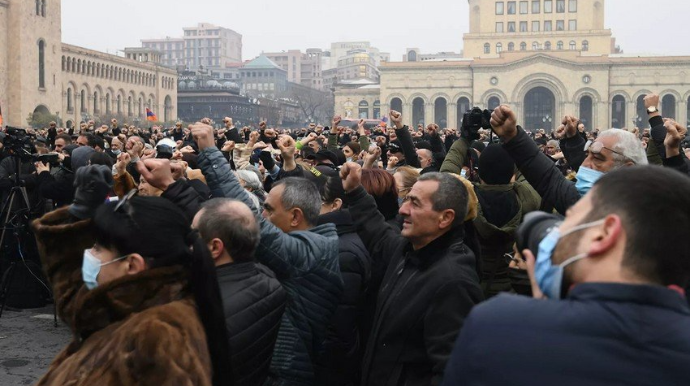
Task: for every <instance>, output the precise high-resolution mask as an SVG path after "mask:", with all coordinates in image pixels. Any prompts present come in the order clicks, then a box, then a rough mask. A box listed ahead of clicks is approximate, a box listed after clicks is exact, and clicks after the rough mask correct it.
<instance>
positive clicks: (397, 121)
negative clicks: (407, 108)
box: [390, 110, 405, 129]
mask: <svg viewBox="0 0 690 386" xmlns="http://www.w3.org/2000/svg"><path fill="white" fill-rule="evenodd" d="M390 117H391V122H392V123H393V124H394V125H395V127H396V128H398V129H402V128H403V127H405V125H403V123H402V114H400V113H399V112H397V111H395V110H391V113H390Z"/></svg>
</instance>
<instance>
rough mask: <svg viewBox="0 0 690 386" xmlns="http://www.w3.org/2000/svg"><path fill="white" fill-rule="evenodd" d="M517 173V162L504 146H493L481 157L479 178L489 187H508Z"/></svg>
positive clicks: (485, 150) (487, 148)
mask: <svg viewBox="0 0 690 386" xmlns="http://www.w3.org/2000/svg"><path fill="white" fill-rule="evenodd" d="M514 173H515V162H514V161H513V159H512V158H511V157H510V155H509V154H508V152H507V151H506V150H505V149H504V148H503V146H502V145H498V144H493V145H489V146H487V147H486V149H484V151H483V152H482V155H481V156H480V157H479V178H481V179H482V181H484V182H485V183H487V184H488V185H506V184H509V183H510V180H511V179H512V178H513V174H514Z"/></svg>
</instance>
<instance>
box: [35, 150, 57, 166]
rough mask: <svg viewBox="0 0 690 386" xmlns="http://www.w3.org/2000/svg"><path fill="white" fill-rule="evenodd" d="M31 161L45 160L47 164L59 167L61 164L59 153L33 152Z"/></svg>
mask: <svg viewBox="0 0 690 386" xmlns="http://www.w3.org/2000/svg"><path fill="white" fill-rule="evenodd" d="M31 162H34V163H36V162H43V163H44V164H46V165H50V166H52V167H58V166H60V157H59V156H58V154H57V153H51V154H32V155H31Z"/></svg>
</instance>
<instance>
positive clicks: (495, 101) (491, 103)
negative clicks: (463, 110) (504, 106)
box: [487, 96, 501, 111]
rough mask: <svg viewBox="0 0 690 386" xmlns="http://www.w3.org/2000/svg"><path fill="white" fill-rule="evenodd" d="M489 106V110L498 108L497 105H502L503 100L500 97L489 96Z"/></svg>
mask: <svg viewBox="0 0 690 386" xmlns="http://www.w3.org/2000/svg"><path fill="white" fill-rule="evenodd" d="M487 105H488V106H489V111H493V110H495V109H496V107H498V106H500V105H501V100H500V99H498V97H495V96H493V97H491V98H489V103H488V104H487Z"/></svg>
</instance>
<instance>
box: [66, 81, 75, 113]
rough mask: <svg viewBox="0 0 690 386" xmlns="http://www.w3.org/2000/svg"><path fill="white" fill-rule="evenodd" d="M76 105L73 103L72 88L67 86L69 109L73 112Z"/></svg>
mask: <svg viewBox="0 0 690 386" xmlns="http://www.w3.org/2000/svg"><path fill="white" fill-rule="evenodd" d="M72 110H74V105H73V103H72V88H71V87H69V88H67V111H69V112H72Z"/></svg>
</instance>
